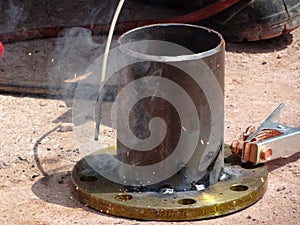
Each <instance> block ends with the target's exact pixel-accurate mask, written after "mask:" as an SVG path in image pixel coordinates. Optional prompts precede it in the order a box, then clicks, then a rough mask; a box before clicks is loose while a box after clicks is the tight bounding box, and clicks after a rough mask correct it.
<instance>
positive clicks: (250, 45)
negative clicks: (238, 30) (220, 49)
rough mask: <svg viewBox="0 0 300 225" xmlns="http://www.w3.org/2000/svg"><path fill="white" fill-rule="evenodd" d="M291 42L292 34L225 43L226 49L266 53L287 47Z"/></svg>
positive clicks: (236, 51) (229, 50) (239, 51)
mask: <svg viewBox="0 0 300 225" xmlns="http://www.w3.org/2000/svg"><path fill="white" fill-rule="evenodd" d="M292 42H293V34H290V33H289V34H284V35H281V36H279V37H276V38H272V39H268V40H261V41H256V42H241V43H226V51H228V52H235V53H243V52H244V53H250V54H256V53H268V52H274V51H280V50H283V49H285V48H287V47H288V46H289V45H290V44H291V43H292Z"/></svg>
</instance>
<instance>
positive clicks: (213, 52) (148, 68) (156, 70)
mask: <svg viewBox="0 0 300 225" xmlns="http://www.w3.org/2000/svg"><path fill="white" fill-rule="evenodd" d="M147 40H148V41H151V40H155V41H164V42H166V43H172V44H174V45H178V46H181V47H183V48H184V49H187V50H188V51H190V52H188V53H187V52H184V51H183V52H180V51H181V50H179V51H178V52H177V51H174V48H172V46H171V47H170V46H169V47H168V44H166V46H167V47H166V46H164V44H162V45H160V44H159V45H156V44H149V45H148V46H142V45H141V46H140V45H139V44H137V45H135V43H139V42H140V41H142V42H143V45H144V41H147ZM119 43H120V45H121V49H122V50H123V51H122V52H123V53H125V55H126V57H129V58H130V57H133V58H135V57H138V58H140V59H143V60H144V61H143V62H139V63H135V64H132V65H130V66H127V67H126V69H124V70H123V71H122V72H121V79H120V80H119V85H118V87H119V91H121V90H122V89H123V88H124V87H126V86H127V85H128V84H130V83H131V82H133V81H136V80H138V79H139V78H145V77H148V78H149V79H150V78H153V77H154V78H157V77H159V78H165V79H167V80H169V81H172V82H174V83H175V84H176V85H179V86H180V87H181V88H183V89H184V91H185V92H186V93H187V94H188V96H190V98H191V99H192V102H193V104H194V106H195V108H196V110H197V115H198V119H199V125H200V132H199V135H198V136H197V144H196V147H195V150H194V152H193V154H192V156H191V157H190V159H189V160H188V161H187V162H186V163H182V162H181V159H180V157H181V156H182V157H184V154H185V153H184V152H185V151H187V149H188V148H189V143H185V147H184V148H182V149H181V152H182V153H180V154H179V155H178V157H177V158H176V157H175V160H174V162H173V164H178V165H177V167H178V172H177V173H176V174H174V175H173V176H171V177H169V178H168V179H165V180H164V181H162V182H159V183H158V184H154V185H150V186H147V184H141V185H143V186H144V185H146V189H148V190H155V191H157V190H159V189H160V188H161V187H168V188H171V189H174V190H176V191H182V190H193V189H198V187H199V185H200V187H204V188H206V187H207V186H209V185H212V184H214V183H216V182H217V181H218V180H219V176H220V174H221V173H222V170H223V132H224V99H223V93H224V46H225V43H224V40H223V38H222V36H221V35H220V34H218V33H217V32H215V31H213V30H210V29H208V28H205V27H200V26H195V25H187V24H155V25H150V26H144V27H139V28H136V29H133V30H131V31H128V32H126V33H125V34H123V35H122V36H121V37H120V39H119ZM131 43H133V45H130V44H131ZM122 47H123V48H122ZM178 65H180V68H178ZM181 68H194V69H192V70H190V71H192V73H193V75H191V74H189V73H187V72H186V71H183V70H182V69H181ZM204 77H206V78H205V79H204ZM198 78H199V79H200V83H198V82H199V81H197V79H198ZM212 82H215V84H216V85H211V84H212ZM154 86H156V85H154ZM153 88H156V89H158V91H160V92H164V91H165V90H166V89H170V87H169V86H168V85H167V86H166V85H165V86H164V85H163V84H158V86H157V87H153ZM211 89H214V90H211ZM145 91H146V90H145ZM168 91H170V93H174V94H175V90H174V92H172V90H168ZM217 93H221V94H219V95H218V94H217ZM138 97H139V96H137V103H136V104H135V105H134V107H133V109H132V111H131V113H130V118H129V124H130V128H131V130H132V132H133V134H134V135H135V136H137V137H138V138H140V139H146V138H149V136H150V135H157V138H159V137H160V136H161V135H163V134H162V133H163V132H161V131H160V130H157V131H156V132H155V134H151V131H150V129H149V123H150V121H151V119H153V118H155V117H159V118H161V119H162V120H163V121H164V123H165V125H166V134H165V137H164V139H163V141H162V142H161V143H160V144H159V145H158V146H156V147H155V148H153V149H151V150H149V151H138V150H135V149H133V148H130V147H127V146H126V145H124V144H123V143H122V142H121V141H118V143H117V157H118V159H119V160H120V161H122V162H124V163H126V164H129V165H132V166H136V167H140V166H150V165H159V163H160V162H161V161H164V160H166V158H168V157H169V156H171V155H172V154H173V153H174V149H175V148H176V146H177V145H178V144H179V142H180V140H179V139H180V137H181V136H180V135H181V134H183V133H185V132H188V131H186V130H187V129H190V130H192V129H193V128H186V127H184V126H183V124H182V121H181V119H183V118H180V115H179V114H180V113H178V111H179V109H177V108H176V106H174V105H173V104H172V103H170V102H168V101H167V100H166V99H163V98H162V97H155V96H152V97H148V98H144V99H142V100H140V99H138ZM178 101H181V102H182V103H184V101H185V100H184V99H181V96H180V97H179V98H178ZM120 110H122V109H120ZM185 116H186V115H185ZM188 120H189V121H190V123H195V121H194V120H195V118H188ZM122 122H123V121H119V123H122ZM196 122H197V121H196ZM191 127H192V126H191ZM117 132H118V136H119V134H120V133H121V132H123V131H122V130H119V129H118V128H117ZM168 165H169V164H168ZM167 167H168V166H167ZM161 169H162V170H164V169H165V170H167V169H168V168H161ZM121 173H122V172H121ZM123 175H124V177H125V175H126V174H123ZM136 185H137V186H138V184H136Z"/></svg>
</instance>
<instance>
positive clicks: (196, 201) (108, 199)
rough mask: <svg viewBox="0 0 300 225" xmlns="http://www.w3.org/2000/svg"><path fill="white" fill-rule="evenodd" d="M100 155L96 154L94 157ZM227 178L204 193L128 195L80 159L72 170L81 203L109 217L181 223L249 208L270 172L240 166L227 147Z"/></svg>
mask: <svg viewBox="0 0 300 225" xmlns="http://www.w3.org/2000/svg"><path fill="white" fill-rule="evenodd" d="M95 154H97V153H93V155H92V156H86V157H93V156H94V155H95ZM224 161H225V167H224V172H225V173H224V174H225V175H224V176H223V177H222V179H221V181H219V182H217V183H216V184H214V185H212V186H210V187H208V188H207V189H205V190H203V191H185V192H174V193H172V194H165V195H163V194H161V193H158V192H128V191H127V190H126V187H124V186H122V185H120V184H116V183H113V182H111V181H109V180H107V179H105V178H103V177H102V176H100V175H99V174H97V173H96V172H95V171H94V170H93V169H92V168H91V167H89V165H88V164H87V162H86V161H85V158H83V159H82V160H80V161H79V162H78V163H77V164H76V165H75V167H74V169H73V171H72V184H73V187H74V190H75V193H76V195H77V197H78V198H79V200H80V201H81V202H83V203H84V204H86V205H88V206H90V207H92V208H94V209H96V210H99V211H100V212H104V213H107V214H110V215H115V216H121V217H126V218H132V219H140V220H162V221H182V220H196V219H204V218H211V217H216V216H221V215H225V214H229V213H232V212H235V211H238V210H241V209H243V208H246V207H248V206H250V205H252V204H254V203H255V202H256V201H258V200H259V199H260V198H262V196H263V195H264V193H265V191H266V189H267V176H268V172H267V169H266V167H265V166H264V165H260V166H253V165H247V164H243V165H241V164H240V160H239V159H238V158H236V157H235V156H233V155H231V152H230V150H229V148H228V147H226V148H225V158H224Z"/></svg>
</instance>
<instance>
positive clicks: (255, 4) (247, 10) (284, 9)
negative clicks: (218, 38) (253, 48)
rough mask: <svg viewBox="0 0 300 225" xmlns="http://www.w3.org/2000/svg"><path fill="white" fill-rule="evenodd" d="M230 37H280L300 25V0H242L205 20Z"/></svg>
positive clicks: (250, 38) (257, 38)
mask: <svg viewBox="0 0 300 225" xmlns="http://www.w3.org/2000/svg"><path fill="white" fill-rule="evenodd" d="M203 25H206V26H209V27H211V28H213V29H215V30H217V31H219V32H220V33H221V34H222V35H223V36H224V38H225V39H226V40H227V41H235V42H240V41H257V40H263V39H269V38H273V37H277V36H279V35H281V34H285V33H288V32H290V31H292V30H294V29H296V28H297V27H299V26H300V1H299V0H252V1H249V0H241V1H240V2H239V3H238V4H236V5H234V6H232V7H230V8H228V9H227V10H224V11H223V12H221V13H219V14H217V15H215V16H213V17H211V18H209V19H208V20H206V21H204V22H203Z"/></svg>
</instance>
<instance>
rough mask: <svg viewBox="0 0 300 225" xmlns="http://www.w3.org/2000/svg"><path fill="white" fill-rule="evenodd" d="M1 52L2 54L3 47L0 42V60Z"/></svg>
mask: <svg viewBox="0 0 300 225" xmlns="http://www.w3.org/2000/svg"><path fill="white" fill-rule="evenodd" d="M3 52H4V45H3V44H2V42H1V41H0V58H1V57H2V54H3Z"/></svg>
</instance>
